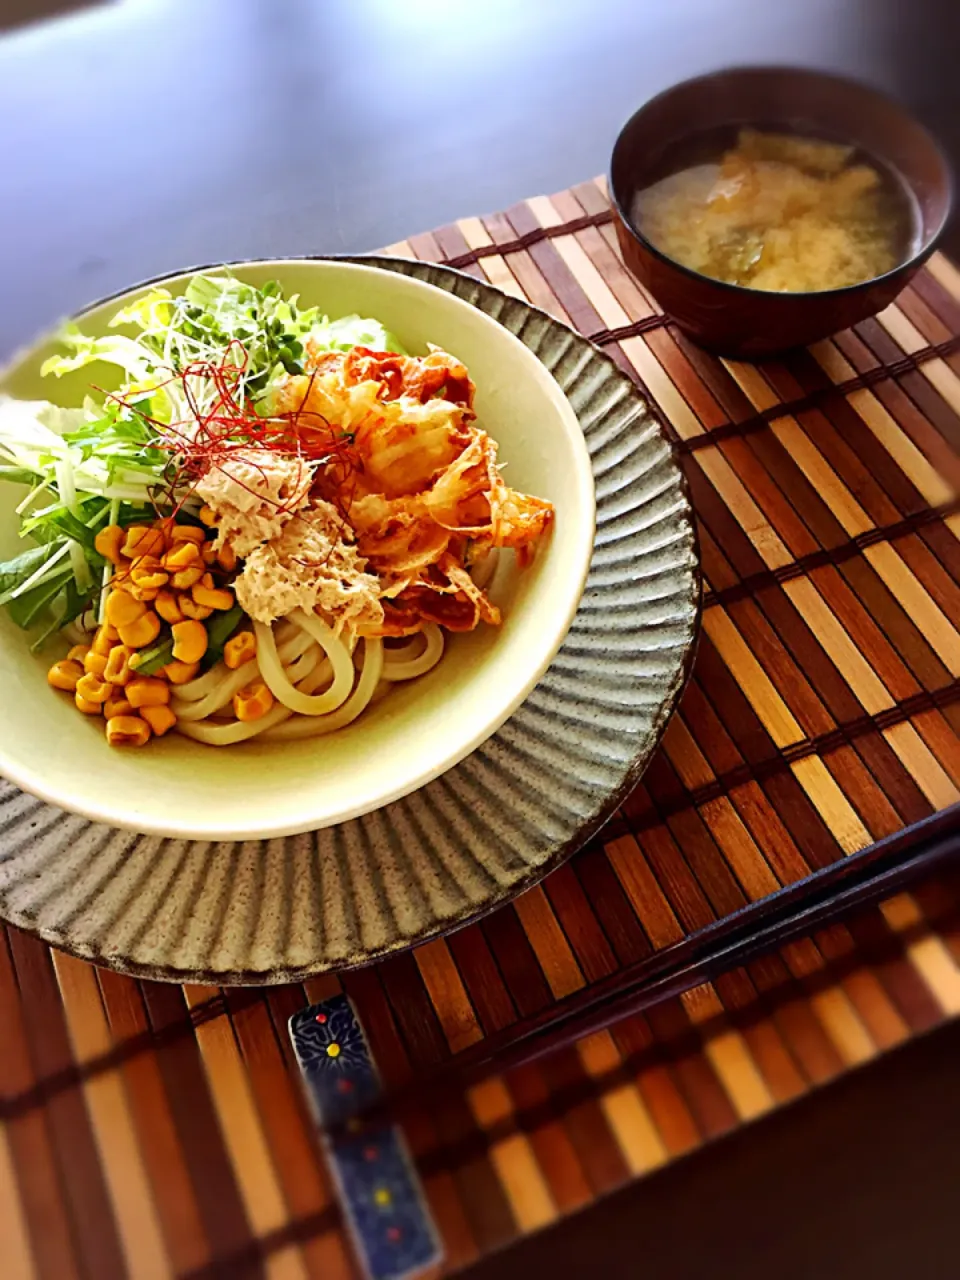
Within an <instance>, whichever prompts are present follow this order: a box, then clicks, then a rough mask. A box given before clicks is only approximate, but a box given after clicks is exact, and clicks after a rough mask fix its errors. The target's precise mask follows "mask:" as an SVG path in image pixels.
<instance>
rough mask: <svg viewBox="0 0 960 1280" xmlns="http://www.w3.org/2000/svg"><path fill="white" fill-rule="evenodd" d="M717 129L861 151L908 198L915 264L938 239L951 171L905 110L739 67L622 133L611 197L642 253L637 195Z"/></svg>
mask: <svg viewBox="0 0 960 1280" xmlns="http://www.w3.org/2000/svg"><path fill="white" fill-rule="evenodd" d="M724 125H729V126H737V125H757V126H760V127H782V128H785V129H787V130H789V131H790V132H793V133H797V134H800V135H804V134H806V135H809V136H813V137H818V138H826V139H831V140H835V141H838V142H844V143H850V144H853V145H855V146H857V147H860V148H862V149H863V150H864V151H865V152H867V153H868V154H869V155H871V156H873V157H874V158H875V159H877V160H878V161H880V162H881V163H882V164H883V165H885V166H886V167H887V168H888V169H891V170H893V171H894V172H895V173H896V174H898V175H899V177H900V178H901V179H902V181H903V182H904V183H905V185H906V187H907V189H908V190H909V192H910V193H911V195H912V197H913V200H914V202H915V207H916V216H917V221H918V228H917V231H918V235H917V237H916V241H915V246H914V254H913V255H912V256H913V257H918V256H921V255H923V254H924V253H926V252H927V251H928V250H929V249H930V246H931V245H932V244H933V242H934V241H935V239H936V238H937V236H938V235H939V234H940V232H941V231H942V230H943V226H944V224H945V222H946V219H947V216H948V214H949V212H950V203H951V177H950V169H949V166H948V164H947V162H946V160H945V158H944V156H943V153H942V152H941V151H940V148H939V147H938V146H937V144H936V142H935V141H934V140H933V138H932V137H931V136H930V134H929V133H927V131H926V129H924V128H923V126H922V125H920V124H919V123H918V122H917V121H916V120H914V119H913V117H912V116H910V115H909V114H908V113H907V112H906V111H905V110H904V109H903V108H902V107H900V106H899V105H898V104H897V103H895V102H892V101H891V100H890V99H889V98H886V97H884V96H883V95H882V94H880V93H877V92H876V91H874V90H873V89H870V88H868V87H867V86H866V85H862V84H858V83H857V82H855V81H851V80H846V79H842V78H839V77H836V76H830V75H825V74H823V73H821V72H815V71H806V70H802V69H799V68H791V67H741V68H733V69H731V70H728V71H719V72H715V73H713V74H711V75H706V76H699V77H697V78H696V79H693V80H686V81H684V82H683V83H682V84H679V85H676V86H674V87H673V88H672V89H668V90H666V91H665V92H664V93H661V94H660V95H659V96H658V97H656V98H653V99H652V100H651V101H650V102H648V103H646V104H645V105H644V106H643V107H641V108H640V110H639V111H637V112H636V113H635V114H634V115H633V116H632V117H631V119H630V120H629V121H628V122H627V123H626V125H624V127H623V129H622V131H621V133H620V136H619V137H618V139H617V142H616V146H615V147H614V152H613V158H612V162H611V171H610V175H611V176H610V186H611V192H612V194H613V197H614V200H615V203H616V205H617V207H618V210H619V212H620V215H621V217H622V218H623V219H624V221H625V222H626V224H627V225H628V226H629V228H630V230H631V231H632V232H633V233H634V234H635V235H637V236H638V237H639V238H640V239H641V240H643V241H644V243H645V244H649V242H647V241H646V240H645V238H644V237H643V235H642V233H641V232H639V231H638V229H637V227H636V224H635V223H634V222H633V219H632V215H631V206H632V203H633V197H634V195H635V194H636V192H637V191H638V190H639V189H640V188H642V187H645V186H647V185H648V184H649V183H651V182H654V181H656V180H657V179H658V178H660V177H663V176H664V175H665V174H666V173H668V172H670V171H671V169H670V158H671V155H672V154H673V153H675V152H676V151H677V148H678V146H679V145H680V144H682V143H684V142H686V141H688V140H689V139H690V138H691V136H693V135H695V134H698V133H700V132H703V131H704V130H705V129H710V130H713V129H715V128H719V127H721V126H724ZM901 265H903V264H901ZM897 269H899V268H897ZM730 287H731V288H734V287H737V286H730Z"/></svg>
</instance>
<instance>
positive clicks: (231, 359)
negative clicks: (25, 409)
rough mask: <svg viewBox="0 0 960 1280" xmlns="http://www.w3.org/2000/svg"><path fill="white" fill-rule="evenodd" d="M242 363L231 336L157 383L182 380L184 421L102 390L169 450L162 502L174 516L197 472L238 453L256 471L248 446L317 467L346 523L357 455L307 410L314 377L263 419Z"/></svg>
mask: <svg viewBox="0 0 960 1280" xmlns="http://www.w3.org/2000/svg"><path fill="white" fill-rule="evenodd" d="M247 366H248V358H247V353H246V350H245V349H244V347H243V345H242V344H241V343H240V342H237V341H233V342H231V343H230V345H229V346H228V347H227V348H226V350H225V351H224V354H223V357H222V358H221V360H220V361H219V362H214V361H206V360H198V361H194V362H193V363H191V364H189V365H186V366H185V367H184V368H183V369H182V370H180V371H179V372H177V373H171V375H170V377H169V378H165V379H163V380H162V381H160V382H157V383H155V384H154V386H153V388H152V390H154V391H158V390H160V389H162V388H163V387H167V386H169V385H171V383H179V384H180V385H181V387H182V389H183V396H184V399H185V400H186V402H187V404H188V406H189V408H190V411H191V418H189V419H187V420H185V421H178V422H173V423H166V422H161V421H159V420H158V419H156V418H153V417H151V416H150V415H149V414H146V413H144V412H143V410H142V409H141V408H139V407H138V406H137V405H136V404H134V403H131V401H130V400H129V399H127V398H126V397H124V396H122V395H120V394H118V393H116V392H111V393H108V398H109V399H111V400H113V401H114V402H115V403H117V404H120V405H123V407H124V408H126V409H127V410H128V411H129V412H131V413H134V414H136V415H137V416H138V417H139V418H141V419H142V420H143V421H144V422H147V423H149V424H150V425H151V426H152V427H153V428H154V429H155V430H156V432H157V438H156V440H155V441H154V442H153V444H154V446H155V447H156V448H158V449H164V450H166V451H167V452H168V453H169V454H170V455H171V465H170V467H168V469H167V472H166V474H165V476H164V488H165V489H166V494H165V495H164V496H165V497H166V498H167V504H166V505H168V506H171V507H173V509H174V513H176V512H177V511H179V510H180V508H181V507H182V505H183V503H184V501H185V500H186V498H187V497H189V496H190V494H191V493H192V492H193V489H194V486H195V485H196V483H197V482H198V481H199V480H200V479H201V477H203V476H204V475H206V474H207V472H209V471H210V470H211V469H213V468H218V469H222V468H223V466H224V464H225V463H226V462H228V461H229V460H230V459H231V458H238V459H239V458H243V460H244V461H245V462H246V463H247V465H249V466H251V467H253V468H254V469H255V470H257V469H259V468H258V467H257V463H256V460H255V459H251V458H250V456H249V454H250V451H251V449H265V450H269V451H270V452H271V453H275V454H277V455H279V456H280V457H285V458H299V459H301V460H302V461H303V463H304V465H305V466H307V467H309V468H310V469H311V470H312V471H313V472H314V473H316V471H317V470H318V469H319V468H320V467H323V468H324V469H325V470H326V471H327V472H328V473H329V474H328V478H329V480H330V481H331V483H330V484H329V485H324V486H323V487H324V489H325V490H327V491H329V492H330V493H331V496H332V500H333V502H334V505H335V506H336V507H337V510H338V513H339V514H340V516H341V518H342V519H343V521H344V523H348V519H347V511H348V510H349V505H350V500H351V497H352V493H348V491H349V490H352V485H351V483H350V482H351V479H352V477H353V476H355V474H356V471H357V468H358V460H357V458H356V455H355V453H354V450H353V447H352V445H353V441H352V437H351V436H350V435H349V434H347V433H344V432H340V431H338V430H337V429H336V428H334V427H333V426H332V425H331V424H330V423H329V422H328V421H327V419H326V418H325V417H324V416H323V415H322V414H321V413H318V412H317V411H316V410H313V409H307V408H306V404H307V401H308V400H309V398H310V392H311V390H312V387H313V381H314V378H315V377H316V374H311V375H310V380H309V382H308V384H307V387H306V390H305V392H304V394H303V397H302V398H301V401H300V404H299V406H298V407H297V408H296V409H293V410H289V411H286V412H283V413H279V414H272V415H269V416H267V417H261V416H260V415H259V414H258V413H256V412H255V411H254V409H253V408H252V407H248V406H247V405H246V404H244V403H243V402H242V401H241V399H240V391H239V388H240V383H241V379H242V378H243V375H244V373H245V372H246V370H247ZM204 381H206V382H208V383H212V385H213V390H214V395H213V398H212V402H211V407H210V408H208V409H206V410H202V409H201V408H200V401H201V399H204V398H205V397H201V396H200V395H198V386H197V384H198V383H201V384H202V383H203V382H204ZM231 479H232V480H233V481H234V482H235V483H236V484H238V485H240V487H241V488H245V489H246V490H247V491H248V492H249V493H252V494H253V495H254V496H255V497H257V498H258V499H260V500H261V501H264V502H271V503H272V504H273V505H275V506H276V508H277V510H278V511H280V512H289V511H292V508H290V507H288V506H286V505H285V504H284V503H282V502H274V500H272V499H269V498H267V496H266V495H264V494H262V493H258V492H257V491H255V490H254V489H251V488H250V486H249V485H246V484H244V483H243V481H242V480H240V479H239V477H238V476H236V475H235V474H233V473H231ZM178 495H179V497H178ZM344 498H346V502H344Z"/></svg>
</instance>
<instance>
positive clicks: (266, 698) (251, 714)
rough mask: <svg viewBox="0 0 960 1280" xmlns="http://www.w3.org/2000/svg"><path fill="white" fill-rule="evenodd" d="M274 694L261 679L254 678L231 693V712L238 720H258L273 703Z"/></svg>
mask: <svg viewBox="0 0 960 1280" xmlns="http://www.w3.org/2000/svg"><path fill="white" fill-rule="evenodd" d="M274 701H275V699H274V696H273V694H272V693H271V692H270V690H269V689H268V688H267V686H266V685H265V684H264V682H263V681H262V680H254V681H252V682H251V683H250V684H248V685H245V686H244V687H243V688H242V689H241V690H240V692H239V693H235V694H234V695H233V714H234V715H235V716H236V717H237V719H238V720H245V721H249V720H260V719H262V717H263V716H265V715H266V714H267V712H268V711H269V710H270V708H271V707H272V706H273V704H274Z"/></svg>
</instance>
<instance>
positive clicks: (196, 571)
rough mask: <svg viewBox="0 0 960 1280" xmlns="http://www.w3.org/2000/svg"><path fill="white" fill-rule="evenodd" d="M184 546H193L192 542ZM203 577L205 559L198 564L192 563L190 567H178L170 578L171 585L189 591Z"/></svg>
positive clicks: (179, 589)
mask: <svg viewBox="0 0 960 1280" xmlns="http://www.w3.org/2000/svg"><path fill="white" fill-rule="evenodd" d="M184 546H187V547H192V546H193V543H192V542H187V543H184ZM202 577H203V561H202V560H201V561H200V562H199V563H198V564H195V565H191V566H190V568H189V569H178V570H177V571H176V573H174V574H173V575H172V576H171V578H170V585H171V586H172V587H176V589H177V590H178V591H189V590H190V588H191V587H192V586H193V585H194V583H196V582H199V581H200V579H201V578H202Z"/></svg>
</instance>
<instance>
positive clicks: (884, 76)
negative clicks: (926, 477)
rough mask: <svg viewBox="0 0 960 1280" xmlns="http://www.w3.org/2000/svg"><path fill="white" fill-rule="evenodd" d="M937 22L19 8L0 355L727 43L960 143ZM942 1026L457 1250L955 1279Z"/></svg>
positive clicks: (455, 8)
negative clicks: (783, 1105) (635, 1175)
mask: <svg viewBox="0 0 960 1280" xmlns="http://www.w3.org/2000/svg"><path fill="white" fill-rule="evenodd" d="M22 7H23V6H20V8H21V9H22ZM2 17H3V12H2V8H0V18H2ZM958 22H960V19H958V17H957V10H956V4H955V0H914V3H912V4H910V5H909V6H907V5H903V4H902V3H900V2H899V0H778V2H777V3H769V0H670V2H669V3H664V4H654V3H653V2H652V0H604V3H603V4H602V5H599V4H596V3H595V2H593V0H550V2H549V3H548V2H547V0H530V2H529V3H525V4H519V3H517V0H483V2H473V0H407V3H405V4H396V3H391V2H390V0H352V2H350V0H315V2H313V0H150V2H149V3H148V2H147V0H142V2H137V0H129V2H128V3H117V4H112V5H104V6H100V7H95V8H93V9H90V10H87V11H84V12H80V13H77V14H76V15H75V16H73V17H66V18H62V19H58V20H57V21H55V22H53V23H50V24H47V25H38V26H35V27H28V28H24V29H22V30H18V31H15V32H13V33H11V34H8V35H7V36H5V37H4V38H3V39H2V40H0V122H2V123H0V138H2V140H3V151H2V154H3V158H4V165H3V178H2V190H0V280H2V282H3V286H2V297H3V303H4V305H3V306H2V307H0V357H2V356H4V355H8V354H9V353H10V352H12V351H13V350H15V349H16V348H17V347H18V346H19V345H20V344H22V343H23V342H25V341H26V340H27V339H28V338H29V337H30V336H31V335H32V334H33V333H35V332H36V331H37V330H39V329H41V328H43V327H45V326H47V325H49V324H50V323H52V322H54V321H55V320H56V319H57V318H58V317H60V316H61V315H63V314H64V313H66V312H69V311H70V310H72V309H74V308H76V307H79V306H81V305H82V304H84V303H86V302H88V301H89V300H91V299H92V298H95V297H98V296H102V295H104V294H108V293H110V292H112V291H113V290H115V289H119V288H122V287H124V286H126V285H127V284H129V283H130V282H132V281H134V280H137V279H142V278H145V277H149V276H151V275H154V274H157V273H160V272H164V271H167V270H170V269H173V268H175V267H180V266H184V265H187V264H195V263H207V262H213V261H218V260H220V261H222V260H225V259H231V258H238V257H244V256H254V255H255V256H265V255H270V254H278V255H279V254H296V253H336V252H347V251H359V250H364V249H370V248H374V247H376V246H378V245H382V244H387V243H391V242H393V241H396V240H399V239H401V238H403V237H405V236H406V235H408V234H410V233H413V232H416V231H420V230H424V229H426V228H429V227H432V226H436V225H438V224H441V223H446V222H449V221H452V220H453V219H455V218H457V217H460V216H464V215H468V214H473V213H478V212H481V211H485V210H490V209H498V208H503V207H506V206H508V205H510V204H511V203H513V202H514V201H516V200H518V199H520V198H521V197H523V196H526V195H530V194H534V193H537V192H541V191H552V190H557V189H559V188H562V187H565V186H567V185H569V184H571V183H574V182H576V181H578V180H580V179H582V178H584V177H588V176H590V175H592V174H594V173H597V172H601V171H603V170H604V169H605V168H606V164H607V159H608V156H609V150H610V146H611V144H612V141H613V138H614V136H615V134H616V131H617V128H618V127H619V124H620V123H621V122H622V121H623V119H625V118H626V116H628V115H629V114H630V112H631V111H632V110H633V109H634V108H635V107H636V106H637V105H638V104H639V103H640V102H642V101H643V100H644V99H645V98H646V97H648V96H649V95H650V94H652V93H654V92H656V91H657V90H659V89H661V88H664V87H666V86H667V85H669V84H671V83H673V82H674V81H676V80H678V79H681V78H683V77H685V76H687V75H692V74H696V73H698V72H701V71H705V70H708V69H710V68H712V67H716V66H719V65H723V64H730V63H735V62H759V61H774V62H797V63H806V64H812V65H816V66H822V67H825V68H830V69H834V70H840V71H846V72H850V73H854V74H856V75H858V76H860V77H861V78H864V79H867V80H870V81H873V82H874V83H876V84H878V85H880V86H881V87H885V88H887V89H888V90H890V91H892V92H894V93H895V94H897V95H898V96H899V97H901V98H902V99H903V100H904V101H906V102H907V103H908V104H910V105H911V106H912V107H913V108H914V110H916V111H917V112H918V113H919V114H920V116H921V117H922V118H924V119H925V120H926V121H927V123H928V124H929V125H931V126H932V127H933V128H934V129H935V130H936V131H937V132H938V133H939V135H940V136H941V138H942V140H943V142H944V144H945V145H946V147H947V149H948V151H949V152H950V154H951V155H952V157H953V158H954V161H955V163H958V164H960V109H958V108H960V76H958V75H957V72H956V56H955V55H956V49H957V28H958ZM948 247H952V248H953V250H954V252H956V251H957V248H958V247H960V246H958V244H957V239H956V236H954V238H953V241H952V242H951V244H950V245H949V246H948ZM0 1034H2V1028H0ZM958 1049H960V1039H958V1034H957V1029H956V1027H952V1028H948V1029H947V1030H946V1031H943V1032H941V1033H939V1034H938V1035H936V1036H933V1037H931V1038H929V1039H928V1040H926V1041H923V1042H921V1043H919V1044H917V1045H913V1046H911V1047H909V1048H907V1049H906V1050H903V1051H901V1052H900V1053H899V1054H896V1055H893V1056H891V1057H890V1058H889V1059H887V1060H885V1061H884V1062H882V1063H880V1064H878V1065H877V1066H875V1067H874V1068H871V1069H870V1070H868V1071H866V1072H864V1073H861V1074H858V1075H854V1076H853V1077H852V1078H849V1079H847V1080H846V1081H844V1082H843V1083H842V1084H841V1085H839V1086H837V1087H836V1088H835V1089H833V1090H828V1091H827V1092H825V1093H824V1094H823V1095H821V1096H819V1097H815V1098H812V1099H809V1100H808V1101H807V1102H805V1103H804V1104H802V1106H800V1107H798V1108H796V1109H794V1110H792V1111H788V1112H786V1113H784V1114H781V1115H779V1116H777V1117H776V1118H774V1119H773V1120H771V1121H769V1122H767V1123H766V1124H762V1125H760V1126H757V1127H754V1128H752V1129H750V1130H749V1131H747V1132H745V1133H741V1134H739V1135H738V1136H737V1137H735V1138H734V1139H732V1140H730V1141H727V1142H725V1143H722V1144H720V1145H719V1146H716V1147H714V1148H712V1149H711V1150H709V1151H707V1152H704V1153H702V1154H701V1155H699V1156H697V1157H696V1158H694V1159H691V1160H689V1161H688V1162H685V1163H681V1164H680V1165H679V1166H677V1167H675V1168H673V1169H672V1170H670V1171H669V1172H668V1173H667V1174H665V1175H663V1176H661V1177H659V1178H655V1179H652V1180H648V1181H647V1182H646V1183H645V1184H643V1185H642V1186H640V1187H639V1188H634V1189H631V1190H630V1191H628V1192H625V1193H623V1194H622V1195H621V1196H619V1197H616V1198H615V1199H613V1200H611V1201H610V1202H608V1203H607V1204H606V1205H603V1206H601V1207H599V1208H597V1209H594V1210H592V1211H591V1212H590V1213H588V1214H585V1215H581V1216H579V1217H578V1218H575V1219H573V1220H571V1221H569V1222H568V1223H565V1224H564V1225H563V1226H562V1227H560V1228H557V1229H556V1230H555V1231H554V1232H552V1233H547V1234H546V1235H545V1236H542V1237H538V1238H536V1239H533V1240H531V1241H528V1242H526V1243H524V1244H523V1245H522V1246H520V1247H518V1248H517V1249H516V1250H514V1251H513V1255H512V1256H510V1255H508V1256H507V1257H506V1258H502V1259H496V1260H494V1261H493V1262H491V1263H487V1264H485V1265H484V1266H482V1267H481V1268H479V1269H478V1276H479V1274H480V1273H482V1272H484V1271H489V1270H490V1269H491V1268H492V1267H493V1266H496V1267H497V1269H498V1273H499V1274H500V1275H501V1276H503V1275H508V1276H512V1275H514V1274H516V1275H520V1274H521V1273H522V1269H526V1270H529V1269H530V1268H531V1267H536V1266H538V1265H539V1266H544V1265H549V1266H551V1267H552V1268H553V1270H554V1272H555V1273H556V1274H559V1275H580V1274H588V1273H592V1271H593V1269H594V1267H595V1269H596V1271H597V1272H603V1273H604V1274H606V1275H611V1276H613V1275H624V1276H628V1275H629V1276H633V1275H636V1274H639V1273H640V1270H641V1263H642V1262H644V1260H645V1261H646V1263H647V1264H648V1265H649V1270H648V1269H647V1266H644V1268H643V1270H644V1272H645V1273H647V1274H651V1275H654V1274H664V1275H665V1274H666V1271H660V1270H659V1269H658V1268H657V1266H656V1259H657V1258H658V1257H659V1258H661V1259H669V1260H670V1263H671V1266H672V1272H671V1274H676V1275H682V1276H687V1275H690V1276H693V1275H699V1274H701V1273H702V1272H703V1271H705V1270H706V1268H707V1266H710V1267H711V1269H712V1270H713V1272H714V1273H715V1274H720V1275H726V1274H732V1273H733V1271H734V1269H736V1271H738V1272H739V1273H741V1274H742V1275H744V1276H754V1275H756V1276H761V1275H763V1276H770V1275H778V1276H781V1277H798V1280H799V1278H800V1277H814V1276H816V1277H817V1280H829V1277H832V1276H841V1275H842V1276H844V1277H847V1278H851V1277H852V1278H856V1277H859V1276H867V1275H870V1276H871V1277H873V1278H874V1280H876V1277H885V1276H888V1275H889V1276H894V1275H899V1274H902V1273H904V1272H906V1271H907V1270H908V1269H909V1272H910V1274H911V1275H912V1276H914V1277H916V1278H917V1280H940V1277H943V1278H944V1280H947V1277H950V1276H952V1275H954V1274H955V1267H954V1266H953V1265H952V1264H951V1263H950V1262H949V1261H948V1258H949V1256H950V1255H949V1254H948V1252H947V1248H948V1245H949V1242H950V1240H951V1234H950V1233H949V1218H950V1211H951V1204H952V1201H951V1187H953V1188H954V1189H955V1187H956V1185H957V1177H958V1173H960V1168H958V1164H957V1156H956V1149H957V1148H956V1143H955V1141H954V1142H950V1141H948V1140H946V1137H947V1135H948V1131H949V1128H950V1126H952V1127H953V1132H954V1134H955V1133H956V1131H957V1126H958V1122H960V1113H958V1111H957V1108H956V1105H955V1103H956V1097H957V1091H956V1090H955V1089H954V1090H953V1092H952V1094H951V1092H950V1089H949V1084H950V1081H951V1079H954V1080H955V1067H954V1064H955V1062H956V1054H957V1051H958ZM951 1073H953V1074H952V1075H951ZM948 1104H949V1106H952V1108H953V1109H952V1111H951V1110H949V1107H948ZM945 1107H947V1109H946V1110H945V1109H944V1108H945ZM881 1126H883V1127H884V1129H885V1137H886V1138H888V1139H889V1140H887V1141H884V1142H883V1143H875V1142H873V1141H872V1140H871V1138H872V1135H875V1134H876V1133H877V1132H878V1129H879V1128H880V1127H881ZM818 1168H819V1169H822V1171H823V1173H822V1177H821V1178H820V1179H819V1180H818V1179H817V1178H816V1176H815V1171H816V1170H817V1169H818ZM811 1171H814V1172H813V1174H812V1173H811ZM811 1188H813V1190H811ZM691 1203H693V1204H694V1205H695V1206H696V1214H702V1215H703V1231H702V1233H698V1232H696V1231H690V1230H689V1223H690V1215H691ZM724 1222H725V1223H726V1224H727V1227H728V1230H726V1231H725V1232H724V1231H719V1232H718V1225H717V1224H718V1223H720V1224H722V1223H724ZM805 1222H809V1224H810V1225H809V1230H804V1223H805ZM818 1241H821V1242H822V1247H818ZM668 1244H669V1245H670V1246H671V1247H667V1245H668Z"/></svg>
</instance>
